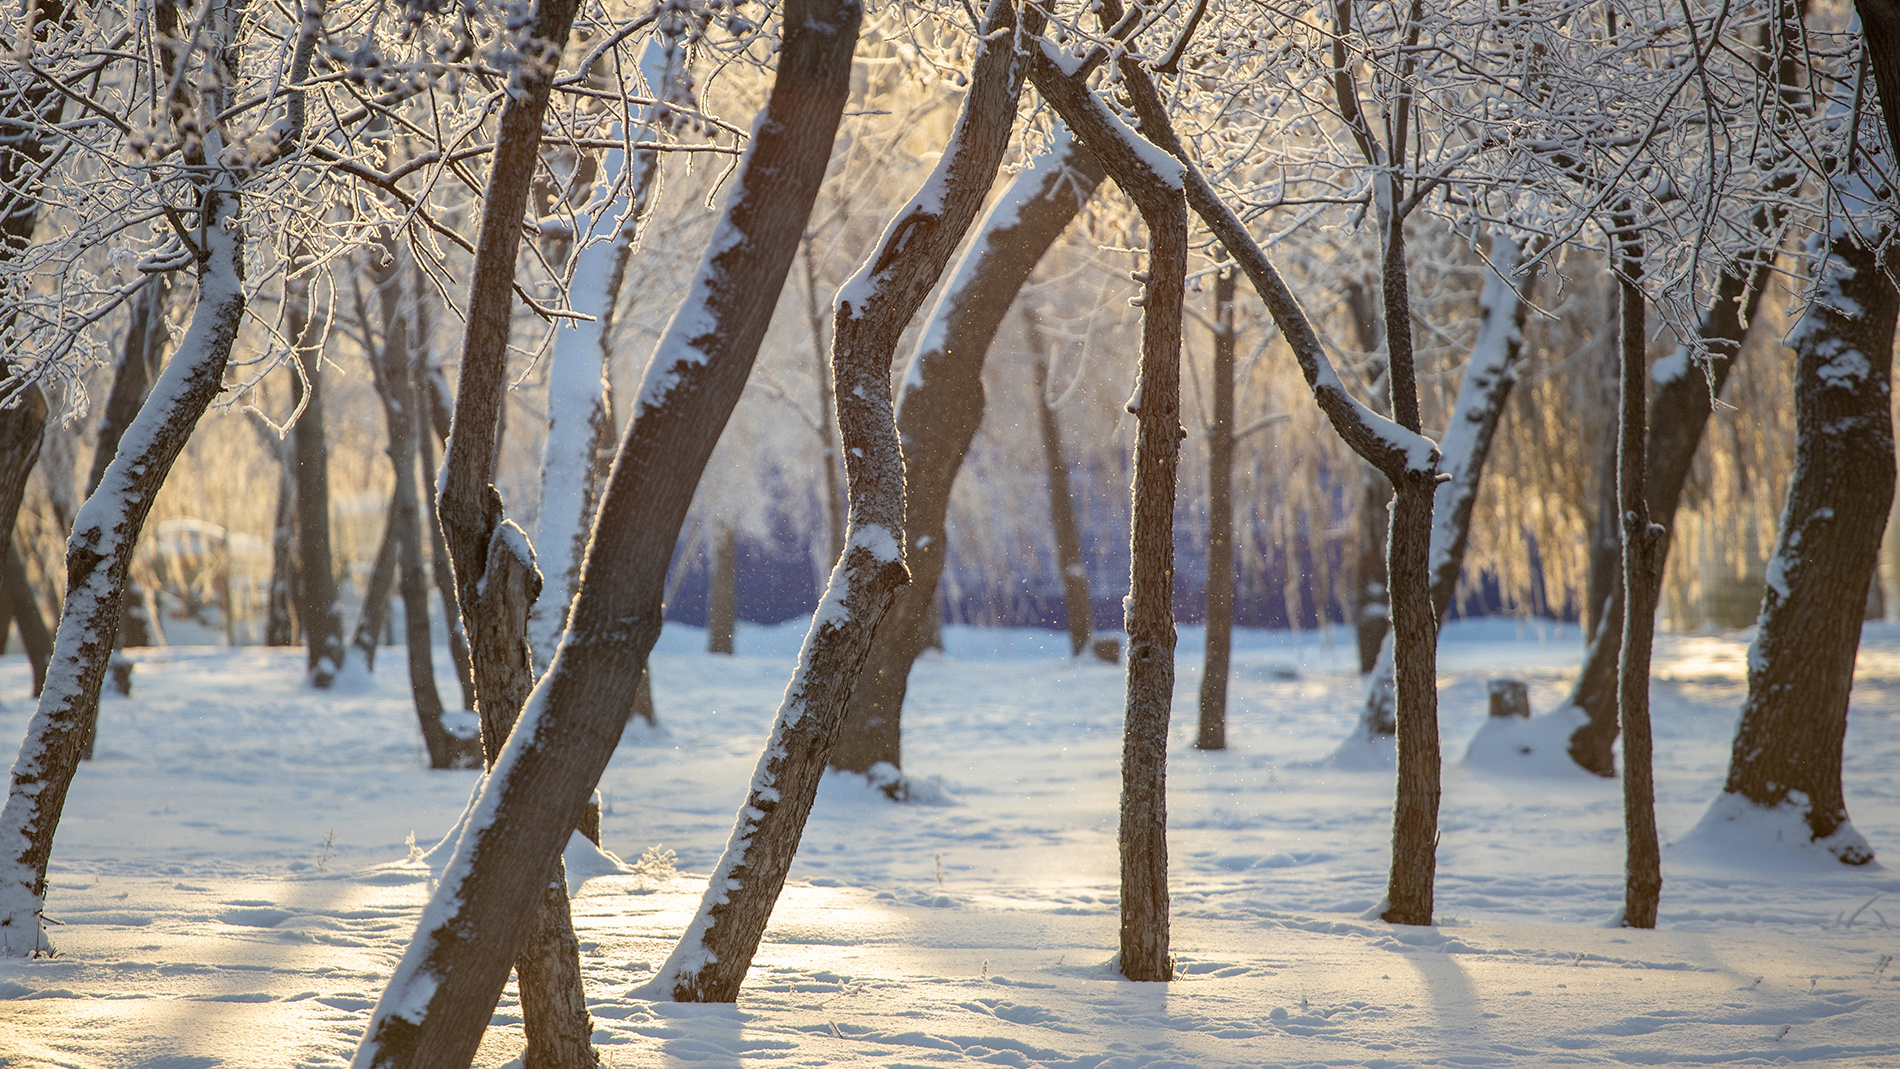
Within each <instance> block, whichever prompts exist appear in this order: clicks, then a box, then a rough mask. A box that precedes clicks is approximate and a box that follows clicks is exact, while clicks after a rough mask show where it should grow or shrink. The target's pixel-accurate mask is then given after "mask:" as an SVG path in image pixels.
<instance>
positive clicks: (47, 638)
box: [0, 545, 53, 698]
mask: <svg viewBox="0 0 1900 1069" xmlns="http://www.w3.org/2000/svg"><path fill="white" fill-rule="evenodd" d="M0 568H4V569H5V571H4V573H0V598H4V599H5V602H6V608H7V612H8V613H9V614H10V615H11V616H12V617H13V622H14V624H15V626H17V627H18V628H19V630H20V646H21V648H23V649H25V650H26V660H27V663H28V664H29V665H31V666H32V669H33V696H34V697H35V698H37V697H39V696H40V693H41V691H43V690H44V689H45V687H46V664H47V661H48V660H49V659H51V657H52V656H53V633H52V632H51V631H48V630H47V629H46V618H45V617H43V616H41V615H40V599H39V598H37V597H34V596H33V583H32V581H31V580H30V579H28V578H27V575H26V561H25V560H24V559H22V558H21V556H20V548H19V547H18V546H13V545H9V546H8V547H7V555H6V557H5V558H0Z"/></svg>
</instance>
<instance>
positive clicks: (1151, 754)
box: [1030, 7, 1187, 981]
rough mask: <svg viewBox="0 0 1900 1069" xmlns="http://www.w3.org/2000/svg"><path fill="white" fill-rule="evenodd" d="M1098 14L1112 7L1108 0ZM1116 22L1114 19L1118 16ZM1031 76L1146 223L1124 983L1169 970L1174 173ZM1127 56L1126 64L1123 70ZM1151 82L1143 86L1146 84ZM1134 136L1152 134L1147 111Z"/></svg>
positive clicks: (1180, 278) (1183, 259)
mask: <svg viewBox="0 0 1900 1069" xmlns="http://www.w3.org/2000/svg"><path fill="white" fill-rule="evenodd" d="M1101 14H1102V16H1103V18H1104V19H1105V20H1109V19H1110V17H1111V16H1112V15H1113V14H1114V13H1113V12H1111V11H1109V10H1108V9H1107V8H1106V7H1104V8H1103V10H1102V12H1101ZM1116 19H1117V20H1118V16H1117V17H1116ZM1030 59H1031V68H1030V69H1031V76H1032V77H1033V78H1034V79H1035V81H1036V88H1037V89H1038V90H1039V91H1040V92H1041V93H1042V95H1043V98H1044V99H1046V100H1048V101H1049V102H1050V104H1052V105H1053V106H1054V107H1055V109H1056V111H1057V112H1058V113H1059V114H1060V115H1061V116H1062V119H1063V121H1064V122H1065V123H1067V124H1068V126H1069V128H1070V129H1072V130H1074V131H1075V132H1076V135H1077V136H1078V137H1079V138H1081V140H1082V143H1083V145H1085V146H1086V147H1087V148H1088V150H1089V151H1090V152H1092V153H1094V154H1095V158H1096V159H1097V160H1099V161H1100V162H1101V164H1102V167H1103V169H1104V170H1105V171H1106V172H1107V173H1108V174H1109V175H1111V176H1113V177H1114V179H1115V184H1116V185H1117V186H1119V187H1121V189H1122V191H1123V192H1125V193H1127V194H1128V195H1129V197H1130V198H1131V199H1132V200H1134V202H1135V205H1136V207H1137V208H1138V209H1139V210H1140V211H1141V217H1142V221H1143V223H1144V224H1146V226H1147V228H1148V256H1149V264H1148V270H1147V272H1146V274H1145V275H1142V276H1139V281H1141V282H1142V283H1143V284H1144V289H1143V294H1142V297H1141V300H1142V345H1141V370H1140V373H1139V377H1138V379H1137V385H1136V387H1135V396H1134V397H1133V398H1131V399H1130V400H1129V404H1128V410H1129V412H1131V413H1133V414H1134V416H1135V465H1134V466H1135V477H1134V493H1133V497H1134V503H1133V506H1132V508H1133V511H1132V518H1133V522H1132V524H1131V527H1132V530H1131V532H1130V537H1129V555H1130V563H1129V593H1128V598H1127V600H1126V601H1125V602H1124V603H1123V604H1124V606H1125V609H1124V615H1125V624H1124V626H1125V627H1126V629H1127V632H1128V687H1127V702H1126V706H1125V713H1124V720H1123V729H1122V799H1121V827H1120V834H1119V841H1120V846H1121V960H1120V968H1121V971H1122V974H1123V975H1125V976H1127V977H1128V978H1129V979H1131V980H1151V981H1165V980H1169V979H1172V978H1173V976H1174V958H1173V956H1172V955H1171V954H1170V953H1169V951H1168V946H1169V932H1168V839H1167V759H1168V714H1169V707H1170V705H1171V704H1172V702H1173V698H1174V647H1175V632H1174V604H1173V603H1174V496H1175V480H1176V475H1177V472H1176V466H1177V464H1178V462H1179V460H1180V452H1181V437H1182V435H1183V434H1185V433H1186V432H1185V431H1184V430H1183V429H1182V427H1181V407H1180V406H1181V394H1180V390H1181V311H1182V289H1183V287H1184V286H1185V284H1186V275H1187V207H1186V204H1185V203H1184V201H1183V198H1182V193H1181V183H1182V177H1183V172H1182V170H1181V168H1180V166H1179V165H1178V164H1175V163H1173V162H1172V161H1168V160H1167V158H1166V156H1165V155H1163V154H1162V153H1158V152H1155V151H1154V147H1153V145H1151V144H1150V143H1148V142H1147V141H1144V140H1143V139H1142V138H1141V137H1139V136H1137V135H1135V134H1134V133H1133V132H1132V131H1129V130H1128V128H1127V127H1126V126H1125V125H1123V124H1121V123H1119V122H1117V121H1116V120H1114V119H1113V118H1112V117H1111V116H1110V115H1109V113H1108V111H1107V109H1106V107H1105V106H1104V105H1103V104H1102V102H1101V100H1100V99H1099V98H1097V97H1096V96H1095V95H1094V94H1093V93H1092V92H1090V91H1089V89H1088V87H1087V86H1086V84H1084V83H1082V82H1080V81H1078V80H1072V79H1071V78H1069V77H1068V76H1067V75H1064V74H1063V73H1062V71H1061V69H1060V68H1058V67H1057V66H1056V65H1055V63H1054V62H1053V61H1051V60H1050V59H1049V58H1048V56H1047V55H1046V54H1044V53H1043V52H1041V51H1040V50H1036V51H1032V53H1031V57H1030ZM1130 68H1132V69H1134V71H1135V72H1137V73H1139V74H1140V75H1141V76H1142V77H1144V78H1145V77H1146V72H1145V71H1144V70H1142V69H1141V68H1140V67H1139V66H1138V65H1137V64H1135V63H1128V64H1124V65H1123V77H1124V78H1127V77H1128V76H1129V69H1130ZM1150 88H1152V86H1150ZM1142 132H1143V134H1146V135H1148V136H1149V138H1152V137H1153V136H1155V134H1156V130H1155V128H1154V127H1153V126H1152V124H1149V123H1148V122H1146V116H1144V124H1143V131H1142Z"/></svg>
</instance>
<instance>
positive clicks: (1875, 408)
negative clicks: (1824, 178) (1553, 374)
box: [1625, 86, 1900, 865]
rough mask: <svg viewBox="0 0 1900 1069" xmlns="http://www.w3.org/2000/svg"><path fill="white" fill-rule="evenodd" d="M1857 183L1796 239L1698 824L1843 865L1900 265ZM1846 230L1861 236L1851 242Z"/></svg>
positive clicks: (1861, 850) (1849, 848)
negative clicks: (1736, 650)
mask: <svg viewBox="0 0 1900 1069" xmlns="http://www.w3.org/2000/svg"><path fill="white" fill-rule="evenodd" d="M1882 89H1883V91H1884V89H1885V86H1883V87H1882ZM1889 158H1890V159H1891V157H1889ZM1871 171H1872V168H1869V172H1871ZM1865 182H1866V180H1865V179H1863V178H1861V177H1859V176H1854V175H1850V176H1845V177H1839V178H1836V179H1835V187H1836V193H1837V195H1839V196H1840V198H1841V200H1842V201H1843V202H1844V204H1845V207H1844V209H1837V212H1838V213H1839V214H1837V215H1836V216H1835V217H1834V218H1833V219H1832V220H1831V226H1832V229H1831V231H1830V233H1829V234H1828V235H1827V236H1826V239H1825V241H1823V239H1822V238H1821V237H1819V236H1817V237H1816V238H1814V239H1811V240H1810V242H1809V248H1808V255H1809V259H1810V261H1812V262H1814V263H1815V268H1814V270H1815V272H1816V278H1815V285H1814V289H1813V292H1812V294H1811V295H1810V296H1809V298H1808V303H1807V306H1806V311H1805V313H1804V314H1803V316H1802V318H1801V320H1800V322H1798V323H1797V324H1796V325H1795V327H1794V329H1793V331H1791V332H1790V334H1789V339H1788V340H1789V344H1790V345H1792V346H1793V348H1794V350H1795V428H1796V431H1795V433H1796V437H1795V466H1794V477H1793V479H1792V481H1791V482H1790V483H1789V485H1788V502H1787V506H1786V508H1785V509H1784V510H1783V511H1782V516H1781V535H1780V538H1779V540H1778V541H1777V543H1776V546H1775V554H1774V556H1773V557H1772V558H1771V559H1770V560H1769V563H1768V586H1767V591H1766V593H1765V594H1764V595H1763V597H1762V613H1761V624H1760V626H1759V629H1758V630H1757V632H1756V635H1755V642H1754V645H1753V646H1752V647H1751V648H1750V649H1749V655H1748V665H1749V670H1748V698H1747V700H1746V701H1745V702H1744V703H1743V705H1742V718H1741V725H1740V727H1739V728H1738V729H1737V730H1736V733H1735V747H1734V752H1733V754H1732V756H1731V757H1730V760H1729V770H1728V780H1727V782H1726V784H1725V785H1724V786H1723V797H1722V798H1721V799H1718V800H1717V802H1716V805H1715V808H1712V809H1711V811H1710V817H1709V818H1704V819H1705V821H1706V820H1708V819H1710V818H1713V817H1715V816H1716V815H1717V813H1718V812H1719V811H1720V810H1721V809H1723V808H1725V807H1726V808H1727V809H1728V810H1729V812H1728V813H1727V816H1728V817H1729V818H1730V819H1733V818H1734V817H1735V816H1736V815H1738V814H1737V813H1736V812H1735V810H1736V809H1739V808H1740V807H1742V806H1743V805H1746V806H1750V807H1760V808H1763V809H1775V808H1786V809H1788V810H1791V811H1793V812H1796V813H1798V814H1799V815H1800V816H1801V817H1803V818H1804V819H1805V820H1806V822H1807V825H1808V829H1809V831H1810V833H1811V834H1812V837H1813V841H1814V842H1816V843H1818V844H1820V845H1822V846H1823V847H1825V848H1826V849H1827V850H1828V851H1829V852H1830V853H1832V854H1833V855H1834V856H1835V857H1838V858H1839V859H1840V860H1841V861H1843V862H1845V863H1846V864H1850V865H1864V864H1866V863H1868V862H1870V861H1872V860H1873V857H1874V853H1873V849H1872V848H1871V847H1869V846H1868V845H1867V841H1866V840H1865V839H1863V838H1862V837H1861V836H1860V834H1859V833H1858V832H1856V831H1855V830H1854V828H1853V825H1852V824H1851V823H1850V822H1849V820H1848V816H1847V801H1846V797H1845V795H1844V794H1843V792H1842V788H1841V753H1842V746H1843V742H1844V739H1845V737H1846V733H1847V704H1848V698H1849V695H1850V694H1851V692H1852V689H1853V684H1854V661H1855V657H1856V655H1857V654H1858V652H1859V649H1860V630H1861V609H1862V606H1863V605H1864V604H1865V599H1866V591H1867V585H1868V582H1869V581H1870V579H1871V577H1872V576H1873V571H1874V563H1875V559H1876V558H1877V556H1878V555H1879V547H1880V539H1881V535H1882V533H1883V532H1884V531H1885V529H1886V521H1887V514H1888V509H1889V506H1890V505H1891V504H1892V501H1893V493H1894V440H1893V417H1892V409H1891V395H1890V379H1891V374H1892V368H1893V343H1894V323H1895V317H1896V313H1897V312H1900V293H1896V291H1895V289H1894V284H1893V280H1892V278H1891V276H1890V275H1889V274H1888V269H1887V268H1886V267H1885V266H1884V265H1885V264H1891V263H1893V262H1894V261H1895V259H1896V258H1900V240H1896V239H1895V231H1894V230H1893V229H1892V227H1891V226H1888V225H1885V221H1884V219H1882V218H1881V216H1882V215H1883V214H1884V213H1885V212H1887V211H1890V210H1891V200H1892V194H1891V192H1890V191H1889V190H1887V189H1884V188H1882V189H1879V190H1874V189H1870V188H1869V187H1868V186H1867V185H1866V184H1865ZM1843 216H1845V218H1843ZM1857 233H1864V234H1867V235H1869V237H1870V238H1871V240H1869V241H1868V242H1867V243H1865V244H1863V243H1862V241H1860V240H1857ZM1627 745H1628V744H1627V742H1626V743H1625V746H1626V747H1627Z"/></svg>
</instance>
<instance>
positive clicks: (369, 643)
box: [350, 356, 420, 672]
mask: <svg viewBox="0 0 1900 1069" xmlns="http://www.w3.org/2000/svg"><path fill="white" fill-rule="evenodd" d="M371 359H372V360H377V367H376V386H377V393H379V394H381V395H382V398H383V414H384V415H385V416H386V417H389V418H394V417H393V416H390V406H391V405H393V404H395V403H396V402H395V401H394V400H392V399H391V398H390V386H389V385H387V384H386V383H385V382H384V381H383V380H384V378H385V377H386V376H387V375H388V374H389V369H388V367H387V364H386V361H384V360H378V359H377V358H376V357H374V356H372V357H371ZM389 439H390V441H389V459H390V463H392V464H394V463H396V429H395V428H394V427H391V428H390V430H389ZM409 461H410V464H411V466H412V467H413V465H414V463H415V447H414V445H413V444H411V445H410V447H409ZM397 471H398V474H397V476H396V482H397V484H398V485H397V489H396V490H395V491H393V492H392V493H391V494H390V498H389V507H388V508H387V509H385V510H384V512H383V516H384V517H385V519H384V520H383V537H382V541H381V542H379V543H378V544H377V546H376V563H375V564H374V565H372V566H371V568H370V571H369V584H368V586H366V587H365V588H364V589H363V607H362V608H361V609H359V610H357V613H356V630H355V631H354V632H352V633H351V635H350V646H351V647H352V648H354V649H355V650H356V652H357V653H359V654H361V655H362V657H363V667H364V668H366V669H368V670H369V671H372V672H374V671H375V670H376V648H377V647H378V646H381V645H382V644H383V632H384V631H385V630H386V629H387V627H388V624H389V593H390V590H391V589H392V588H393V587H395V585H396V547H397V544H398V543H399V542H401V540H402V536H401V535H400V534H399V533H398V532H397V530H396V526H397V525H396V510H397V509H398V508H401V507H402V505H401V504H400V500H399V499H400V498H401V496H402V488H401V483H402V475H401V474H400V472H401V469H400V468H398V469H397ZM414 479H415V476H414V475H413V474H412V475H411V476H410V481H412V482H413V481H414ZM413 489H414V488H413V487H412V488H411V490H412V491H413ZM411 496H412V497H413V496H414V495H413V492H412V494H411ZM412 507H413V505H412ZM418 559H420V558H418Z"/></svg>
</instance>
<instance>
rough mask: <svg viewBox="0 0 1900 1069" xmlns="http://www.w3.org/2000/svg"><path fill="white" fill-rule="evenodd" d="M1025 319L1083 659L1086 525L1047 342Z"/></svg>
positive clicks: (1052, 511)
mask: <svg viewBox="0 0 1900 1069" xmlns="http://www.w3.org/2000/svg"><path fill="white" fill-rule="evenodd" d="M1024 312H1025V313H1026V314H1025V315H1024V316H1023V322H1024V325H1025V327H1026V328H1027V330H1028V333H1029V345H1030V348H1031V350H1032V351H1034V352H1035V354H1036V413H1037V417H1038V419H1037V422H1038V423H1039V424H1040V425H1041V428H1042V456H1043V463H1044V465H1045V466H1046V467H1047V468H1048V471H1049V526H1050V528H1051V530H1053V531H1054V532H1055V538H1056V568H1057V569H1058V570H1059V571H1060V572H1061V574H1062V604H1063V608H1064V609H1065V610H1066V611H1065V613H1064V615H1066V616H1067V617H1068V624H1069V654H1070V656H1073V657H1080V656H1082V653H1083V651H1084V650H1087V649H1088V648H1089V635H1090V634H1091V633H1093V631H1094V626H1093V625H1094V622H1095V621H1094V616H1093V613H1092V612H1091V609H1090V604H1089V601H1090V597H1089V570H1088V565H1087V564H1085V563H1084V562H1083V560H1082V529H1081V525H1079V524H1077V523H1076V522H1075V496H1074V494H1072V493H1071V492H1070V491H1069V464H1068V461H1067V460H1066V459H1064V457H1063V455H1062V426H1061V424H1060V423H1059V422H1057V419H1056V410H1055V406H1054V405H1052V404H1051V403H1050V401H1049V361H1048V346H1047V344H1046V343H1045V342H1044V341H1043V337H1042V331H1040V330H1038V329H1037V326H1036V315H1035V313H1033V312H1030V311H1029V310H1028V309H1026V308H1025V309H1024Z"/></svg>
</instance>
